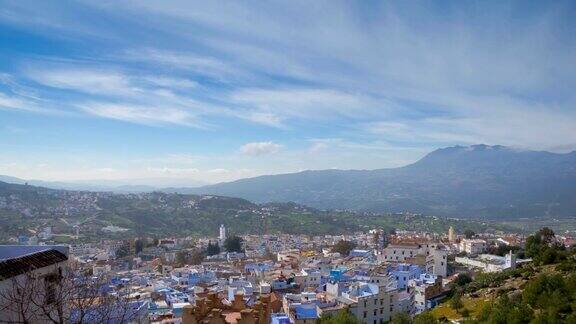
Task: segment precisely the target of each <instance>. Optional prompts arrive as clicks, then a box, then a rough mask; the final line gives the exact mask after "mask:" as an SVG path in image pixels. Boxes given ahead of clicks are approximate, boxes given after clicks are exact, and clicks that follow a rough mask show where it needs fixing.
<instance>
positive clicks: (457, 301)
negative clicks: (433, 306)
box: [450, 291, 464, 311]
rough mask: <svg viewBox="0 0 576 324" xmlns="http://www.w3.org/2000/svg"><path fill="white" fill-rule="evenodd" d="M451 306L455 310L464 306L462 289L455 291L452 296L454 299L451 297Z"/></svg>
mask: <svg viewBox="0 0 576 324" xmlns="http://www.w3.org/2000/svg"><path fill="white" fill-rule="evenodd" d="M450 307H452V308H453V309H455V310H457V311H458V310H459V309H460V308H462V307H464V304H463V303H462V292H461V291H456V292H455V293H454V296H452V299H450Z"/></svg>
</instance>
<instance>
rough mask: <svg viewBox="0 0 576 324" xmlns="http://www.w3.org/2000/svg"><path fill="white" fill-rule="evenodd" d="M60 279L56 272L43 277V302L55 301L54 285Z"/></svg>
mask: <svg viewBox="0 0 576 324" xmlns="http://www.w3.org/2000/svg"><path fill="white" fill-rule="evenodd" d="M59 281H60V276H59V275H57V274H50V275H48V276H46V277H44V289H45V293H46V295H45V303H46V304H52V303H54V302H56V287H57V284H58V282H59Z"/></svg>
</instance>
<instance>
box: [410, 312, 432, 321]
mask: <svg viewBox="0 0 576 324" xmlns="http://www.w3.org/2000/svg"><path fill="white" fill-rule="evenodd" d="M412 323H413V324H436V323H438V321H437V320H436V319H435V318H434V316H433V315H432V314H430V312H424V313H421V314H418V315H416V316H415V317H414V320H413V321H412Z"/></svg>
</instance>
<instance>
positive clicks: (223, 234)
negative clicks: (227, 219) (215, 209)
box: [218, 224, 226, 243]
mask: <svg viewBox="0 0 576 324" xmlns="http://www.w3.org/2000/svg"><path fill="white" fill-rule="evenodd" d="M218 239H219V240H220V242H222V243H223V242H224V241H225V240H226V227H224V224H221V225H220V235H219V236H218Z"/></svg>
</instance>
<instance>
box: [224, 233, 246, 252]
mask: <svg viewBox="0 0 576 324" xmlns="http://www.w3.org/2000/svg"><path fill="white" fill-rule="evenodd" d="M224 248H225V249H226V251H228V252H242V251H243V250H242V238H241V237H240V236H236V235H232V236H230V237H228V238H226V240H225V241H224Z"/></svg>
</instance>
